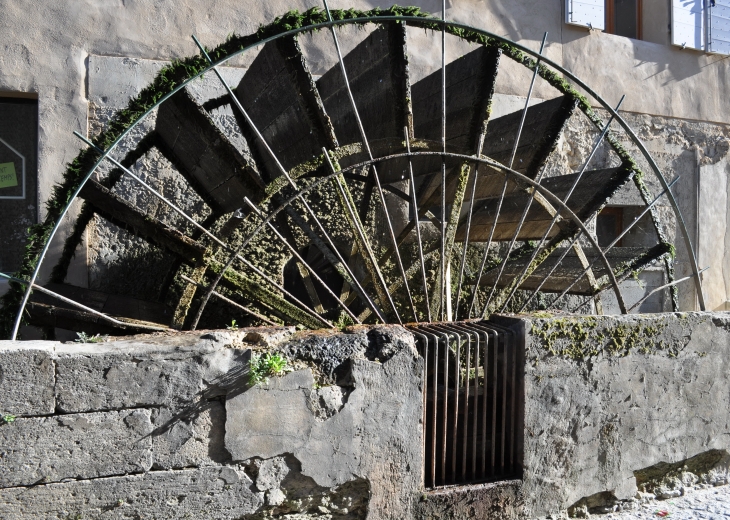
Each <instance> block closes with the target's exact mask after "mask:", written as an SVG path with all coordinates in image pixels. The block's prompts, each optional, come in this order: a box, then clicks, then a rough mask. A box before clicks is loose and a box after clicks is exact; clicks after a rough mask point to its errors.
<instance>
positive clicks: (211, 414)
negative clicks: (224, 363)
mask: <svg viewBox="0 0 730 520" xmlns="http://www.w3.org/2000/svg"><path fill="white" fill-rule="evenodd" d="M153 424H154V426H155V430H154V432H153V434H152V466H153V467H154V468H157V469H176V468H189V467H193V466H211V465H218V464H221V463H225V462H227V461H229V460H230V458H231V455H230V454H229V453H228V452H227V451H226V448H225V445H224V436H225V429H226V410H225V407H224V405H223V404H222V403H221V402H219V401H209V402H208V401H200V402H198V404H197V406H195V407H192V408H191V409H190V410H189V411H187V412H184V413H183V414H173V413H172V411H171V410H169V409H167V408H162V409H160V410H158V411H157V412H156V413H155V414H154V415H153Z"/></svg>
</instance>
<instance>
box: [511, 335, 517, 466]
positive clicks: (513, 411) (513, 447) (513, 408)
mask: <svg viewBox="0 0 730 520" xmlns="http://www.w3.org/2000/svg"><path fill="white" fill-rule="evenodd" d="M518 348H519V345H518V344H517V342H516V341H515V338H514V337H512V381H511V386H512V393H511V395H510V397H511V400H512V403H511V405H510V416H511V420H512V424H511V427H510V453H509V473H510V476H513V475H514V470H515V457H516V453H517V431H516V427H515V425H516V423H517V391H518V387H517V349H518Z"/></svg>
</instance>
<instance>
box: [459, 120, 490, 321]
mask: <svg viewBox="0 0 730 520" xmlns="http://www.w3.org/2000/svg"><path fill="white" fill-rule="evenodd" d="M485 136H486V135H485V134H483V133H482V134H481V135H480V136H479V144H478V145H477V153H476V156H477V157H479V156H480V155H481V153H482V148H483V147H484V138H485ZM478 178H479V163H475V164H474V180H473V181H472V183H471V195H470V197H469V213H468V214H467V217H466V234H465V236H464V246H463V248H462V251H461V265H460V266H459V281H458V284H457V288H456V306H455V309H454V320H458V319H459V302H460V301H461V284H462V282H463V280H464V267H465V265H466V250H467V247H468V246H469V233H470V232H471V219H472V216H473V214H474V198H475V197H476V192H477V179H478ZM475 290H476V288H475Z"/></svg>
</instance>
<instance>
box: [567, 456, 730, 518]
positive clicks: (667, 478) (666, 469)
mask: <svg viewBox="0 0 730 520" xmlns="http://www.w3.org/2000/svg"><path fill="white" fill-rule="evenodd" d="M729 468H730V455H729V454H728V452H727V451H726V450H709V451H706V452H704V453H700V454H699V455H695V456H694V457H690V458H688V459H685V460H680V461H679V462H675V463H673V464H669V463H667V462H659V463H658V464H654V465H653V466H649V467H648V468H644V469H639V470H636V471H634V476H635V477H636V487H637V488H638V489H639V491H640V492H641V493H645V494H648V495H653V496H654V497H655V498H657V499H659V500H667V499H670V498H676V497H679V496H682V495H684V494H685V493H686V492H687V491H688V490H691V489H692V488H697V487H705V486H722V485H725V484H727V483H728V469H729ZM636 503H637V500H635V499H630V500H619V499H617V498H616V496H615V495H614V494H613V492H611V491H602V492H600V493H595V494H593V495H591V496H589V497H584V498H581V499H580V500H579V501H577V502H576V503H575V504H573V505H572V506H570V507H569V508H568V515H569V516H570V517H571V518H588V517H589V516H590V515H592V514H605V513H613V512H616V511H623V510H631V509H633V507H634V506H635V505H636Z"/></svg>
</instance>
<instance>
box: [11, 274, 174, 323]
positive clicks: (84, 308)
mask: <svg viewBox="0 0 730 520" xmlns="http://www.w3.org/2000/svg"><path fill="white" fill-rule="evenodd" d="M0 277H3V278H5V279H6V280H9V281H11V282H17V283H21V284H23V285H31V286H32V287H33V288H34V289H36V290H38V291H40V292H42V293H44V294H47V295H48V296H52V297H53V298H56V299H57V300H60V301H62V302H64V303H68V304H69V305H73V306H74V307H77V308H79V309H81V310H82V311H85V312H88V313H90V314H93V315H95V316H99V317H100V318H102V319H103V320H105V321H108V322H109V323H113V324H114V325H119V326H122V327H132V328H136V329H144V330H150V331H163V330H167V329H166V328H165V327H153V326H151V325H139V324H137V323H129V322H125V321H121V320H116V319H114V318H112V317H111V316H107V315H106V314H104V313H103V312H99V311H97V310H94V309H92V308H91V307H87V306H86V305H82V304H81V303H78V302H75V301H74V300H72V299H70V298H66V297H65V296H61V295H60V294H58V293H56V292H53V291H51V290H50V289H46V288H45V287H43V286H41V285H38V284H36V283H33V284H31V283H30V282H27V281H25V280H21V279H20V278H15V277H14V276H9V275H7V274H5V273H0Z"/></svg>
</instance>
